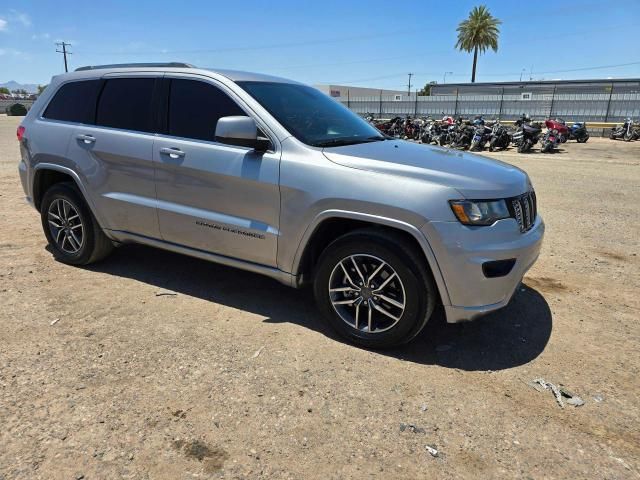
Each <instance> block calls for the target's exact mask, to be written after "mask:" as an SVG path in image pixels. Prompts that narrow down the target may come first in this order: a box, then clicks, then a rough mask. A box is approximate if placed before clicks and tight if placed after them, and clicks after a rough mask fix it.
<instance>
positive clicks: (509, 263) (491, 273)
mask: <svg viewBox="0 0 640 480" xmlns="http://www.w3.org/2000/svg"><path fill="white" fill-rule="evenodd" d="M515 264H516V259H515V258H510V259H508V260H494V261H492V262H484V263H483V264H482V273H484V276H485V277H487V278H496V277H505V276H507V275H509V272H511V269H512V268H513V266H514V265H515Z"/></svg>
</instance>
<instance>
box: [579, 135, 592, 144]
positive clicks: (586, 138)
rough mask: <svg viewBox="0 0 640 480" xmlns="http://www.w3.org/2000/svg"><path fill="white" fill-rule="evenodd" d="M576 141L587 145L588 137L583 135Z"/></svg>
mask: <svg viewBox="0 0 640 480" xmlns="http://www.w3.org/2000/svg"><path fill="white" fill-rule="evenodd" d="M577 140H578V143H587V140H589V135H583V136H582V137H578V138H577Z"/></svg>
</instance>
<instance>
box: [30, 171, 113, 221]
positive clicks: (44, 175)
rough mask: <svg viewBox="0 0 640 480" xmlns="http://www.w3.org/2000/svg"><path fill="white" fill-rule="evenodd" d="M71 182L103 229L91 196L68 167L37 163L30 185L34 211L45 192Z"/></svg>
mask: <svg viewBox="0 0 640 480" xmlns="http://www.w3.org/2000/svg"><path fill="white" fill-rule="evenodd" d="M70 181H71V182H73V183H74V184H75V185H76V187H77V188H78V190H79V191H80V194H81V195H82V198H83V199H84V201H85V202H86V203H87V205H88V207H89V210H91V213H92V214H93V216H94V217H95V219H96V220H97V221H98V224H99V225H101V226H102V227H105V225H104V223H103V222H102V219H101V217H100V215H98V214H97V211H96V208H95V205H94V204H93V202H92V200H91V196H90V195H88V194H87V191H86V189H85V187H84V184H83V183H82V181H81V180H80V177H79V176H78V174H77V173H76V172H75V171H73V170H72V169H70V168H68V167H64V166H62V165H56V164H55V163H39V164H37V165H36V166H35V167H34V173H33V181H32V185H31V191H32V198H33V205H34V206H35V208H36V210H38V211H40V206H41V205H40V204H41V203H42V198H43V197H44V194H45V192H46V191H47V190H48V189H49V188H50V187H51V186H53V185H55V184H56V183H61V182H70Z"/></svg>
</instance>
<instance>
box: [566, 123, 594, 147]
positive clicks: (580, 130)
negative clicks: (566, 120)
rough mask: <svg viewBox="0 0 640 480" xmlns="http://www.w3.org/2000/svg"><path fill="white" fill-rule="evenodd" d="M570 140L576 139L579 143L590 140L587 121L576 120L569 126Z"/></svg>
mask: <svg viewBox="0 0 640 480" xmlns="http://www.w3.org/2000/svg"><path fill="white" fill-rule="evenodd" d="M567 139H568V140H575V141H577V142H578V143H585V142H586V141H587V140H589V132H587V124H586V123H585V122H574V123H573V125H571V127H569V136H568V137H567Z"/></svg>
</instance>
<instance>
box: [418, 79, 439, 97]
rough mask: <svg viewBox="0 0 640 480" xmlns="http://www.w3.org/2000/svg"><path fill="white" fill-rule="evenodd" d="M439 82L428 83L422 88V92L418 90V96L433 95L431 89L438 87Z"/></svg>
mask: <svg viewBox="0 0 640 480" xmlns="http://www.w3.org/2000/svg"><path fill="white" fill-rule="evenodd" d="M437 83H438V82H429V83H427V84H426V85H425V86H424V87H422V90H418V95H419V96H421V97H428V96H430V95H431V87H433V86H434V85H436V84H437Z"/></svg>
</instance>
